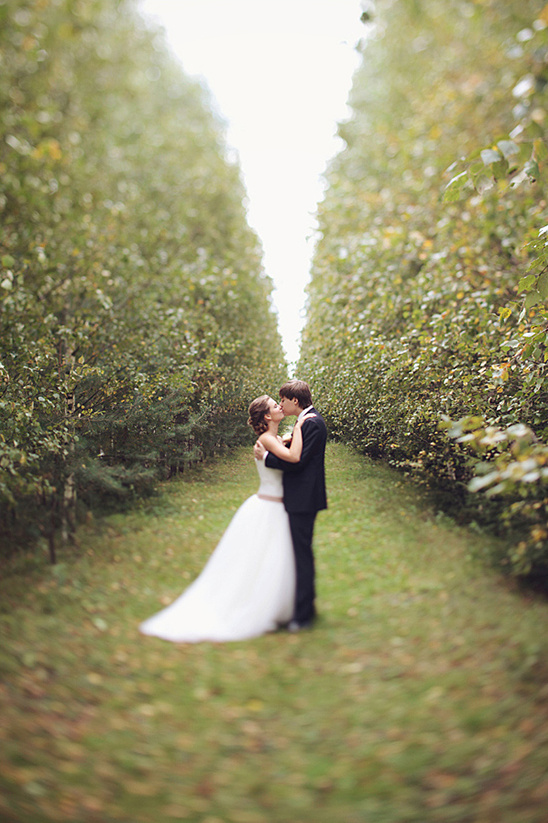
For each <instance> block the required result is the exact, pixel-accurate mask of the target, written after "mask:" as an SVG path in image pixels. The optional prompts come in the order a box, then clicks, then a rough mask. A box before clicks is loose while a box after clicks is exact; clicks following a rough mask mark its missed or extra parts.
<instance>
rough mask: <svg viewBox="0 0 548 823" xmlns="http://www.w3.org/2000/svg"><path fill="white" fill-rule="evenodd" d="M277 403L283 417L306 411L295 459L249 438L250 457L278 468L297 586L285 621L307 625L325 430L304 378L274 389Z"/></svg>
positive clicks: (294, 626) (322, 504)
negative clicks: (252, 453) (289, 616)
mask: <svg viewBox="0 0 548 823" xmlns="http://www.w3.org/2000/svg"><path fill="white" fill-rule="evenodd" d="M280 398H281V399H280V406H281V407H282V410H283V413H284V415H285V416H286V417H290V416H291V415H295V416H296V417H297V419H299V418H300V417H304V415H305V414H306V415H309V414H310V415H313V416H311V417H308V418H307V420H305V422H304V423H303V425H302V435H303V450H302V454H301V459H300V460H299V462H298V463H289V462H286V461H285V460H281V459H280V458H278V457H276V456H275V455H273V454H271V453H270V452H267V451H265V448H264V446H263V445H262V444H261V443H259V442H257V443H256V444H255V449H254V451H255V457H256V458H257V459H258V460H262V459H263V458H264V461H265V464H266V465H267V466H268V468H269V469H281V470H282V471H283V473H284V475H283V484H284V505H285V509H286V511H287V514H288V516H289V527H290V529H291V537H292V539H293V550H294V552H295V567H296V572H297V591H296V598H295V613H294V615H293V619H292V620H291V622H290V623H289V625H288V629H289V631H290V632H298V631H300V630H301V629H305V628H309V627H310V626H311V625H312V623H313V621H314V618H315V616H316V608H315V605H314V599H315V597H316V591H315V586H314V576H315V572H314V555H313V553H312V535H313V532H314V521H315V519H316V515H317V513H318V512H319V511H320V510H321V509H326V508H327V498H326V493H325V467H324V455H325V443H326V440H327V430H326V427H325V423H324V420H323V418H322V417H321V415H320V414H318V412H317V411H316V409H315V408H314V407H313V405H312V395H311V393H310V388H309V386H308V383H305V382H304V381H303V380H290V381H289V382H288V383H285V384H284V385H283V386H282V387H281V389H280Z"/></svg>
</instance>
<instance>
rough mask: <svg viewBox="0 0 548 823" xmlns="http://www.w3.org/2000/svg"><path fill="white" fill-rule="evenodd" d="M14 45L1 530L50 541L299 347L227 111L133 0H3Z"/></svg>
mask: <svg viewBox="0 0 548 823" xmlns="http://www.w3.org/2000/svg"><path fill="white" fill-rule="evenodd" d="M0 55H1V71H0V106H1V108H2V112H3V117H2V122H1V124H0V172H1V173H0V211H1V213H2V223H3V234H2V237H1V239H0V261H1V270H0V326H1V334H0V509H1V515H0V530H1V531H2V532H3V534H4V539H5V542H6V545H8V546H13V545H14V541H16V538H19V544H21V543H22V544H23V545H26V544H28V542H29V541H30V540H32V539H34V538H36V537H38V538H40V537H42V538H47V539H48V540H49V541H50V550H51V552H52V556H53V553H54V548H55V547H54V535H55V532H56V530H57V529H58V527H59V526H62V528H63V530H64V531H65V532H66V531H67V530H68V529H69V527H70V526H71V525H73V523H72V521H73V519H74V516H75V514H76V513H77V501H80V505H87V506H90V505H94V504H96V503H98V502H102V503H105V501H107V500H108V501H113V500H116V499H121V498H127V497H131V496H132V495H133V494H135V493H143V492H146V491H147V490H149V489H150V488H152V486H153V484H154V482H155V480H156V478H157V477H158V476H159V475H160V476H168V475H169V474H170V473H173V472H174V471H178V470H179V469H180V468H181V467H183V466H184V465H185V464H187V463H189V462H191V461H193V460H197V459H200V458H201V457H202V456H203V455H204V454H207V453H211V452H212V451H215V450H216V449H219V448H221V447H222V445H223V444H224V443H230V444H234V443H237V442H240V441H241V439H242V437H243V436H245V434H246V433H247V431H246V427H245V421H246V408H247V404H248V403H249V400H250V399H251V398H252V397H253V396H255V395H257V394H260V393H263V392H264V391H265V390H266V391H268V390H269V389H271V387H272V386H274V385H276V384H277V383H278V381H279V380H280V379H281V378H282V377H283V376H284V374H285V362H284V356H283V351H282V346H281V340H280V337H279V334H278V332H277V324H276V317H275V314H274V312H273V308H272V304H271V290H272V284H271V282H270V280H269V279H268V278H267V277H266V276H265V274H264V272H263V269H262V263H261V255H262V251H261V248H260V244H259V242H258V239H257V237H256V236H255V234H254V233H253V232H252V231H251V230H250V228H249V226H248V224H247V219H246V213H245V192H244V190H243V186H242V182H241V176H240V171H239V167H238V165H237V163H236V162H234V161H233V160H232V159H231V158H230V156H229V152H228V150H227V147H226V145H225V142H224V133H223V126H222V123H221V122H220V121H219V119H218V117H217V116H216V115H215V114H214V113H213V112H212V108H211V105H210V100H209V98H208V96H207V94H206V92H205V91H204V89H203V88H202V87H201V86H200V85H199V84H198V83H197V82H195V81H193V80H190V79H189V78H187V77H186V76H185V75H184V74H183V72H182V70H181V68H180V67H179V65H178V64H177V63H176V62H175V61H174V59H173V58H172V57H171V56H170V54H169V52H168V49H167V46H166V45H165V42H164V39H163V36H162V33H161V32H159V31H157V30H155V29H153V28H151V27H150V26H147V25H145V23H144V22H143V21H142V19H141V18H140V17H139V15H138V13H137V9H136V7H135V3H134V2H133V0H32V1H31V0H4V2H2V3H0Z"/></svg>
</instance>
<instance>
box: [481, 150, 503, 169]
mask: <svg viewBox="0 0 548 823" xmlns="http://www.w3.org/2000/svg"><path fill="white" fill-rule="evenodd" d="M481 159H482V160H483V165H484V166H490V165H491V163H499V162H500V160H501V156H500V153H499V152H498V151H496V150H495V149H483V150H482V152H481Z"/></svg>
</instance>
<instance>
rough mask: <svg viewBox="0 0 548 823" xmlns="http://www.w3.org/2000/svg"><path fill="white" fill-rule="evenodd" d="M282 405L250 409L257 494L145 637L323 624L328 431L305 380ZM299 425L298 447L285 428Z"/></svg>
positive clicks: (220, 635)
mask: <svg viewBox="0 0 548 823" xmlns="http://www.w3.org/2000/svg"><path fill="white" fill-rule="evenodd" d="M279 395H280V402H279V403H278V402H276V401H275V400H273V398H272V397H269V396H268V395H262V396H261V397H257V398H256V399H255V400H253V402H252V403H251V404H250V406H249V420H248V423H249V425H250V426H251V427H252V429H253V430H254V432H255V434H256V435H257V441H256V443H255V445H254V456H255V464H256V466H257V471H258V474H259V489H258V491H257V493H256V494H254V495H252V496H251V497H249V498H248V499H247V500H246V501H245V502H244V503H243V504H242V505H241V506H240V508H239V509H238V511H237V512H236V514H235V515H234V517H233V518H232V520H231V522H230V524H229V526H228V528H227V529H226V531H225V533H224V534H223V536H222V538H221V540H220V542H219V543H218V545H217V547H216V548H215V550H214V551H213V553H212V555H211V556H210V558H209V560H208V561H207V563H206V565H205V566H204V568H203V570H202V572H201V574H200V575H199V576H198V577H197V578H196V580H195V581H194V582H193V583H191V585H190V586H189V587H188V588H187V589H186V590H185V591H184V592H183V594H182V595H181V596H180V597H178V598H177V600H175V601H174V602H173V603H172V604H171V605H170V606H168V607H167V608H165V609H163V610H162V611H161V612H158V613H157V614H155V615H153V616H152V617H150V618H149V619H148V620H145V621H144V623H141V625H140V626H139V630H140V631H141V632H142V633H143V634H146V635H152V636H154V637H161V638H163V639H164V640H171V641H173V642H175V643H197V642H200V641H204V640H209V641H214V642H226V641H231V640H247V639H249V638H251V637H257V636H259V635H262V634H265V633H266V632H272V631H276V630H277V629H280V628H287V629H288V631H290V632H298V631H300V630H302V629H305V628H309V627H310V626H311V625H312V623H313V622H314V619H315V617H316V608H315V596H316V592H315V568H314V554H313V551H312V537H313V532H314V522H315V519H316V515H317V513H318V511H320V510H321V509H325V508H327V498H326V491H325V465H324V464H325V444H326V440H327V430H326V426H325V422H324V420H323V418H322V416H321V415H320V414H319V413H318V412H317V411H316V409H315V408H314V406H313V404H312V395H311V393H310V388H309V386H308V384H307V383H305V382H304V381H303V380H290V381H289V382H288V383H285V384H284V385H283V386H282V387H281V389H280V391H279ZM292 416H295V417H296V418H297V422H296V423H295V426H294V428H293V434H292V437H291V441H290V443H288V444H284V442H283V441H282V438H281V437H280V436H279V434H278V428H279V425H280V423H281V421H282V420H283V419H284V417H292Z"/></svg>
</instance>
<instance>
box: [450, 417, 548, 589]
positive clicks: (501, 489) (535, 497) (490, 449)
mask: <svg viewBox="0 0 548 823" xmlns="http://www.w3.org/2000/svg"><path fill="white" fill-rule="evenodd" d="M442 427H443V428H446V429H447V433H448V435H449V436H450V437H452V438H455V439H456V440H457V442H458V443H463V444H466V446H467V447H469V448H470V449H471V450H472V451H473V453H474V454H475V455H476V457H475V459H474V460H473V461H472V462H473V468H474V472H475V476H474V477H473V478H472V479H471V480H470V482H469V484H468V488H469V489H470V491H472V492H477V491H484V492H485V494H486V496H487V497H491V498H493V497H496V498H501V499H502V500H503V506H502V507H501V509H500V516H501V518H502V521H503V523H504V524H505V525H506V527H507V528H508V530H509V531H510V532H513V533H514V534H515V544H514V545H513V546H512V548H511V550H510V551H509V552H508V553H506V554H505V555H504V556H503V557H502V558H501V562H502V564H503V565H506V566H509V567H510V568H511V570H512V571H513V572H514V573H515V574H518V575H529V574H531V572H534V573H535V574H536V575H539V574H541V575H543V576H545V575H546V573H547V572H548V557H547V553H546V544H547V541H548V531H547V528H546V526H547V523H548V493H547V490H546V486H547V485H548V446H547V445H546V444H545V443H543V442H541V441H539V440H538V438H537V437H536V436H535V434H534V432H533V431H532V430H531V429H530V428H529V427H528V426H524V425H523V424H521V423H518V424H515V425H513V426H507V427H506V428H505V429H502V428H500V427H498V426H486V425H485V422H484V421H483V420H482V419H481V418H477V417H465V418H462V419H461V420H458V421H451V420H449V419H448V418H447V419H446V420H445V421H444V422H443V424H442Z"/></svg>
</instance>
